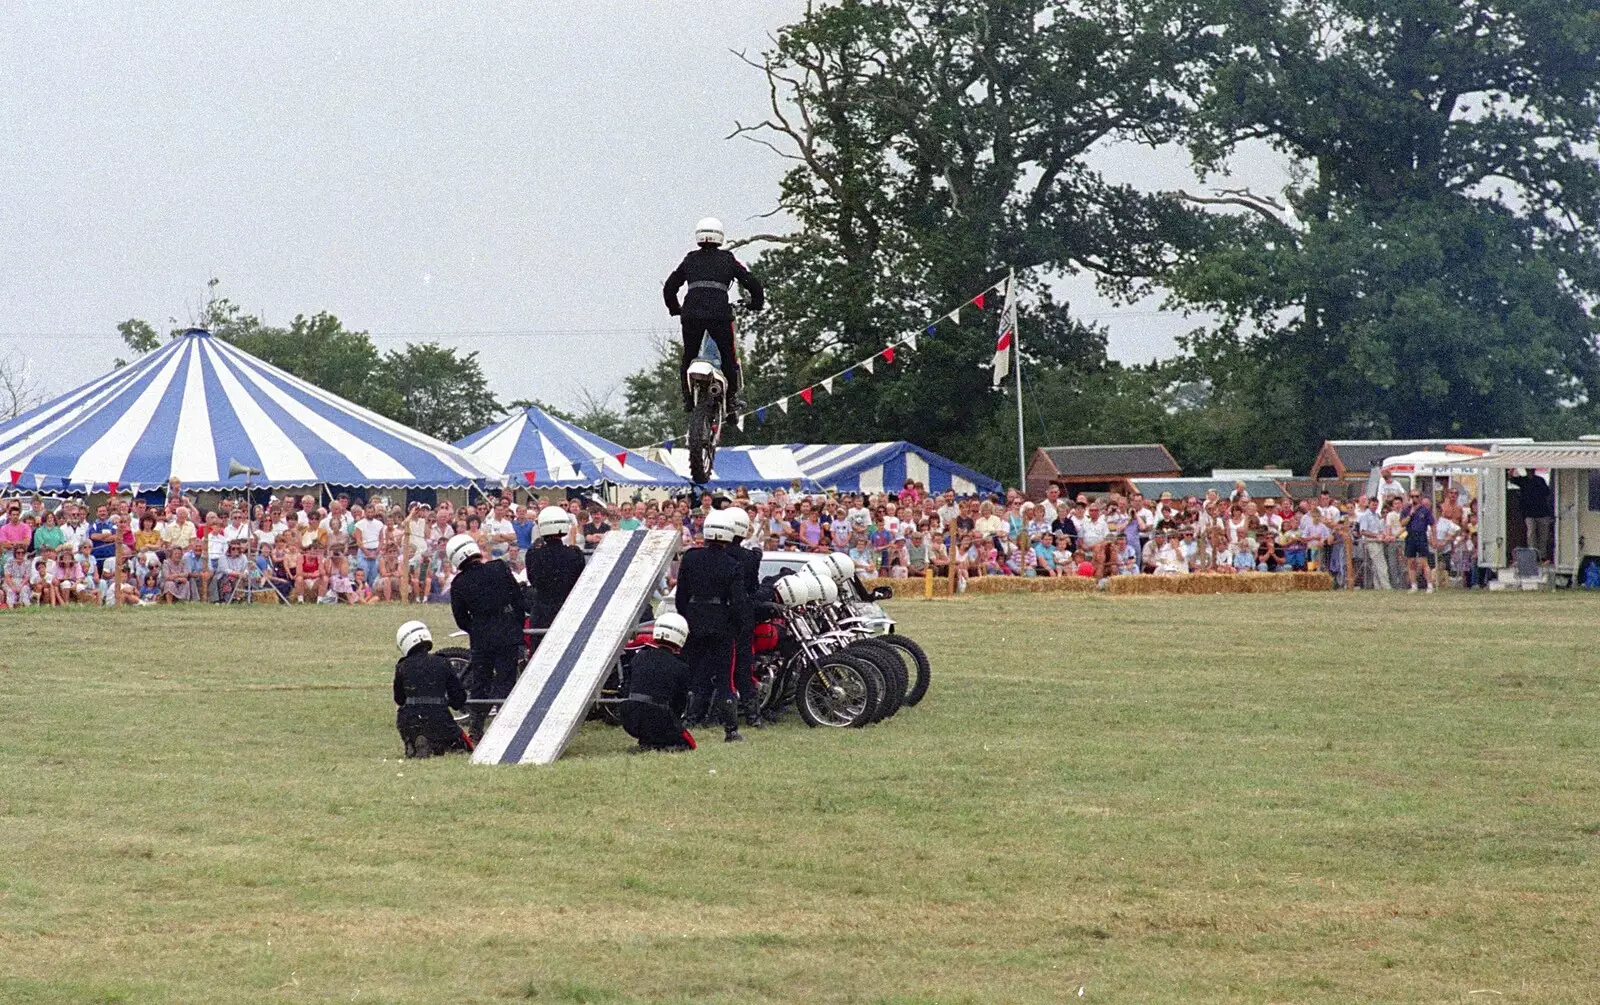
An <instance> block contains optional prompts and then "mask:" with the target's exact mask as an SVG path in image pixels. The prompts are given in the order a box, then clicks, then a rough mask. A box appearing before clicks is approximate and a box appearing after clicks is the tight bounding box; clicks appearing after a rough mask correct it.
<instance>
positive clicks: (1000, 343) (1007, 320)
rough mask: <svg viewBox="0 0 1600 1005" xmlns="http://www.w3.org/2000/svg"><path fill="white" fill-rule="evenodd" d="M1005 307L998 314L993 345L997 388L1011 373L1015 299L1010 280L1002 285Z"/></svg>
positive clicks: (995, 384) (1014, 330)
mask: <svg viewBox="0 0 1600 1005" xmlns="http://www.w3.org/2000/svg"><path fill="white" fill-rule="evenodd" d="M1002 293H1003V295H1004V296H1005V306H1004V309H1003V310H1002V311H1001V312H1000V338H999V339H998V340H997V341H996V342H995V344H994V386H995V387H999V386H1000V385H1001V384H1002V383H1004V382H1005V379H1006V377H1007V376H1008V375H1010V373H1011V350H1012V346H1013V345H1014V344H1015V342H1016V331H1017V298H1016V297H1015V296H1013V295H1012V294H1013V293H1014V291H1013V290H1012V289H1011V280H1009V279H1007V280H1006V281H1005V283H1004V284H1003V288H1002Z"/></svg>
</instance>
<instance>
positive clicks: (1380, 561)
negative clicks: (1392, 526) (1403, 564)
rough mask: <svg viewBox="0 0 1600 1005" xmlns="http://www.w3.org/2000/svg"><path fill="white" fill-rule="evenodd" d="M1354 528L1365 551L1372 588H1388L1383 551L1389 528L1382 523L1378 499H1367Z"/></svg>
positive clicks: (1387, 569) (1387, 568) (1386, 559)
mask: <svg viewBox="0 0 1600 1005" xmlns="http://www.w3.org/2000/svg"><path fill="white" fill-rule="evenodd" d="M1356 530H1357V531H1359V532H1360V534H1361V545H1362V548H1363V549H1364V550H1365V551H1366V553H1367V572H1368V573H1369V574H1370V576H1371V578H1372V589H1375V590H1387V589H1389V585H1390V584H1389V560H1388V558H1387V556H1385V555H1384V551H1383V546H1384V543H1385V541H1386V539H1387V538H1388V534H1389V529H1388V527H1387V526H1385V525H1384V522H1383V514H1381V513H1379V512H1378V500H1376V499H1368V500H1367V508H1366V509H1364V510H1362V511H1361V515H1360V516H1359V517H1357V518H1356Z"/></svg>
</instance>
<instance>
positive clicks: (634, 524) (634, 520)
mask: <svg viewBox="0 0 1600 1005" xmlns="http://www.w3.org/2000/svg"><path fill="white" fill-rule="evenodd" d="M639 508H640V509H643V508H644V504H643V503H640V504H639ZM643 526H644V522H643V521H642V520H640V519H639V517H638V516H637V515H636V514H635V512H634V507H633V503H631V502H626V501H625V502H623V504H622V507H621V509H620V510H619V512H618V519H617V529H618V530H638V529H639V528H640V527H643Z"/></svg>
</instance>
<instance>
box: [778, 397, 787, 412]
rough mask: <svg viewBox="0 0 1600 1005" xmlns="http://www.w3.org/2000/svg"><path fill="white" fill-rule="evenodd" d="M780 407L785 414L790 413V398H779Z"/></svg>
mask: <svg viewBox="0 0 1600 1005" xmlns="http://www.w3.org/2000/svg"><path fill="white" fill-rule="evenodd" d="M778 407H779V408H781V409H783V414H784V415H788V414H789V399H788V398H779V399H778Z"/></svg>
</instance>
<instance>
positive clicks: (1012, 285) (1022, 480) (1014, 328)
mask: <svg viewBox="0 0 1600 1005" xmlns="http://www.w3.org/2000/svg"><path fill="white" fill-rule="evenodd" d="M1006 291H1007V292H1008V293H1010V294H1011V296H1010V300H1011V319H1010V320H1011V352H1012V355H1013V357H1014V359H1015V363H1016V366H1015V367H1014V369H1015V370H1016V371H1017V478H1018V483H1017V484H1018V487H1019V488H1020V489H1021V491H1022V494H1023V496H1027V494H1028V454H1027V450H1026V449H1025V448H1024V447H1023V443H1022V333H1021V332H1020V331H1018V328H1020V327H1021V326H1020V325H1019V324H1018V323H1017V313H1018V311H1017V301H1016V296H1017V270H1016V269H1012V270H1011V274H1010V277H1009V278H1008V279H1007V280H1006Z"/></svg>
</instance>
